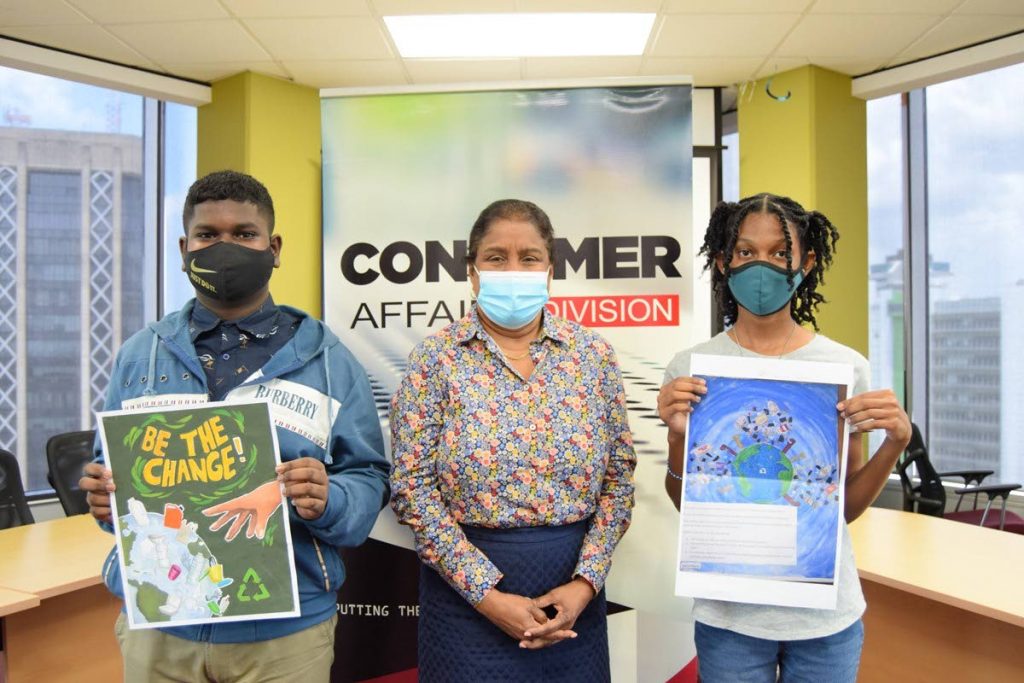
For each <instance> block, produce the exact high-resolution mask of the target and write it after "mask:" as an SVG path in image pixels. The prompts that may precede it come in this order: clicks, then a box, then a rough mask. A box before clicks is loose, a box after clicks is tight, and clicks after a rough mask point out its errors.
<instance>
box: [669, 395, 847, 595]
mask: <svg viewBox="0 0 1024 683" xmlns="http://www.w3.org/2000/svg"><path fill="white" fill-rule="evenodd" d="M704 379H705V380H706V381H707V388H708V392H707V394H706V395H705V397H704V399H703V400H702V401H701V402H700V403H698V404H696V406H695V408H694V411H693V414H692V415H691V416H690V431H689V434H688V438H689V443H688V451H687V458H686V476H685V482H684V483H685V487H686V491H685V500H686V501H687V502H698V503H746V504H750V503H756V504H760V505H787V506H792V507H795V508H796V509H797V564H796V565H793V566H780V565H747V564H741V565H737V564H722V563H711V562H704V563H702V564H701V565H700V567H699V568H697V569H694V571H701V572H712V573H729V574H749V575H756V576H779V577H793V578H804V579H811V580H829V579H832V578H833V576H834V574H835V544H836V538H837V535H836V532H837V524H838V516H837V514H836V509H835V508H836V506H837V505H838V504H839V493H840V491H839V483H840V480H839V477H840V476H842V475H841V471H840V467H839V453H840V448H839V441H838V439H839V437H838V432H839V413H838V411H837V410H836V407H835V406H836V403H837V402H838V401H839V396H840V390H841V389H842V387H841V386H840V385H836V384H817V383H811V382H794V381H782V380H758V379H738V378H732V377H704Z"/></svg>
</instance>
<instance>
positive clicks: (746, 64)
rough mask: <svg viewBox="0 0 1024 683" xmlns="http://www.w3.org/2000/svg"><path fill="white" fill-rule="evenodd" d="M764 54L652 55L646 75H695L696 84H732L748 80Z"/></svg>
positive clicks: (644, 69)
mask: <svg viewBox="0 0 1024 683" xmlns="http://www.w3.org/2000/svg"><path fill="white" fill-rule="evenodd" d="M761 62H762V59H761V58H760V57H741V58H729V57H673V58H658V57H648V58H647V59H645V60H644V63H643V66H642V67H641V68H640V75H642V76H693V82H694V85H723V86H727V85H732V84H733V83H742V82H743V81H746V80H748V79H749V78H750V77H751V76H752V75H753V73H754V70H755V69H756V68H757V67H758V65H760V64H761Z"/></svg>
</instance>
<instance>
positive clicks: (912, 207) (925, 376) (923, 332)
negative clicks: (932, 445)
mask: <svg viewBox="0 0 1024 683" xmlns="http://www.w3.org/2000/svg"><path fill="white" fill-rule="evenodd" d="M902 114H903V121H902V123H903V136H902V138H903V161H904V166H903V182H904V186H903V190H904V214H903V244H904V259H903V269H904V273H903V275H904V277H903V282H904V296H903V314H904V315H903V324H904V335H905V338H906V340H907V341H906V344H905V345H904V353H905V354H906V357H905V367H906V378H905V382H906V397H907V406H906V408H907V412H908V413H909V414H910V418H911V419H912V420H913V421H914V422H915V423H916V424H917V425H918V427H919V428H920V429H921V432H922V436H924V438H925V439H926V443H927V438H928V391H929V363H930V353H929V334H930V330H929V329H928V321H929V311H930V307H929V293H928V126H927V105H926V97H925V90H924V89H918V90H912V91H910V92H908V93H904V95H903V108H902Z"/></svg>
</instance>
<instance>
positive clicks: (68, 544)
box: [0, 508, 1024, 683]
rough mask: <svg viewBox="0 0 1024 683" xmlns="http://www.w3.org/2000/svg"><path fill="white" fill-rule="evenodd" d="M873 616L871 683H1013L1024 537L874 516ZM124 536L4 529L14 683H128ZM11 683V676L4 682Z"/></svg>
mask: <svg viewBox="0 0 1024 683" xmlns="http://www.w3.org/2000/svg"><path fill="white" fill-rule="evenodd" d="M850 532H851V535H852V537H853V544H854V548H855V552H856V555H857V567H858V570H859V572H860V576H861V582H862V584H863V586H864V594H865V596H866V597H867V601H868V611H867V614H866V615H865V617H864V621H865V625H866V631H867V635H866V639H865V644H864V656H863V659H862V661H861V675H860V680H861V681H866V682H868V683H874V682H875V681H893V680H902V681H944V680H956V681H993V680H995V681H1011V680H1019V679H1020V676H1021V672H1022V671H1024V571H1022V569H1024V536H1019V535H1016V534H1009V533H1005V532H1000V531H993V530H990V529H981V528H978V527H974V526H970V525H968V524H962V523H959V522H950V521H947V520H943V519H936V518H934V517H926V516H924V515H915V514H912V513H908V512H901V511H896V510H883V509H880V508H871V509H869V510H867V511H866V512H865V513H864V515H863V516H862V517H861V518H860V519H858V520H857V521H856V522H854V523H853V524H852V525H850ZM113 542H114V541H113V537H111V535H110V534H107V533H104V532H103V531H102V530H100V529H99V527H97V526H96V524H95V523H94V522H93V520H92V518H91V517H89V516H88V515H79V516H77V517H68V518H65V519H58V520H54V521H50V522H41V523H39V524H30V525H28V526H23V527H17V528H14V529H8V530H5V531H0V618H2V619H3V643H4V650H5V654H6V663H7V672H6V681H7V683H22V682H23V681H25V682H29V681H47V682H50V681H53V682H59V681H76V682H77V681H82V680H86V678H83V673H84V672H83V667H88V674H87V679H88V680H106V681H116V680H120V676H121V655H120V652H119V651H118V648H117V642H116V641H115V639H114V619H115V618H116V617H117V613H118V611H119V610H120V602H119V601H118V600H116V599H115V598H114V597H113V596H111V595H110V594H109V593H108V592H107V589H106V588H105V587H104V586H103V585H102V582H101V578H100V570H101V568H102V565H103V560H104V558H105V557H106V555H107V552H108V551H109V550H110V548H111V547H112V545H113ZM2 678H3V677H0V680H2Z"/></svg>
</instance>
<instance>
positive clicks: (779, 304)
mask: <svg viewBox="0 0 1024 683" xmlns="http://www.w3.org/2000/svg"><path fill="white" fill-rule="evenodd" d="M803 279H804V273H803V271H802V270H798V271H796V272H795V273H793V284H792V285H790V284H789V283H788V282H786V270H785V269H784V268H779V267H778V266H775V265H772V264H771V263H766V262H764V261H754V262H753V263H747V264H745V265H742V266H740V267H739V268H734V269H733V270H732V272H730V273H729V291H730V292H732V295H733V297H735V299H736V302H737V303H738V304H739V305H740V306H742V307H743V308H745V309H747V310H748V311H750V312H751V313H753V314H754V315H771V314H772V313H776V312H778V311H781V310H782V309H783V308H785V306H786V304H788V303H789V300H790V299H792V298H793V293H794V292H796V288H797V287H799V286H800V283H801V282H803Z"/></svg>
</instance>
